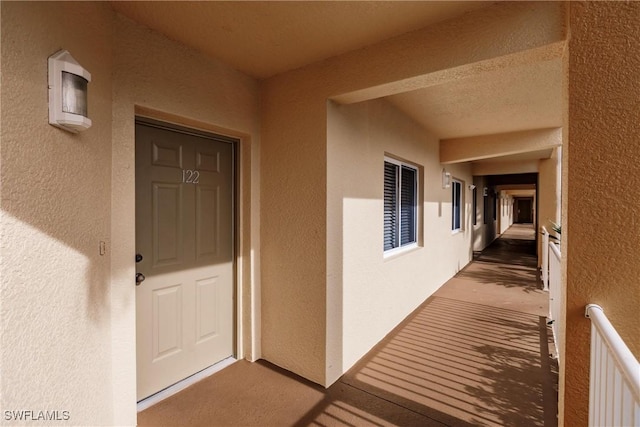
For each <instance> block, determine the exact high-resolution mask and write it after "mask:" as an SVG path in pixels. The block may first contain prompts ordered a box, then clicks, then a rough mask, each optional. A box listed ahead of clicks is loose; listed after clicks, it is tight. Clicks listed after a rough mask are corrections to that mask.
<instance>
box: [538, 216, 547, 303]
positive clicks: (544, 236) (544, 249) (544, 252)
mask: <svg viewBox="0 0 640 427" xmlns="http://www.w3.org/2000/svg"><path fill="white" fill-rule="evenodd" d="M540 268H541V270H542V271H541V278H542V285H543V289H542V290H543V291H548V290H549V232H548V231H547V228H546V227H545V226H544V225H543V226H542V265H541V266H540Z"/></svg>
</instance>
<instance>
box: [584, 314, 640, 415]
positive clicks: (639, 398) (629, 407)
mask: <svg viewBox="0 0 640 427" xmlns="http://www.w3.org/2000/svg"><path fill="white" fill-rule="evenodd" d="M585 316H586V317H587V318H589V319H591V369H590V375H589V426H594V427H595V426H598V427H599V426H640V363H638V360H637V359H636V358H635V357H634V355H633V354H632V353H631V350H629V347H627V345H626V344H625V343H624V341H623V340H622V338H620V335H618V332H616V330H615V328H614V327H613V325H611V322H609V319H607V316H605V314H604V311H603V310H602V307H600V306H599V305H596V304H589V305H587V308H586V310H585Z"/></svg>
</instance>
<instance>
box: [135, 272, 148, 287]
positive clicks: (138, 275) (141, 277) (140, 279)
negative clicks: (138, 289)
mask: <svg viewBox="0 0 640 427" xmlns="http://www.w3.org/2000/svg"><path fill="white" fill-rule="evenodd" d="M144 279H146V277H144V274H142V273H136V286H140V283H142V282H144Z"/></svg>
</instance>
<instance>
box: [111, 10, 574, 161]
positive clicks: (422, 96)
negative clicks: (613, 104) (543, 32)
mask: <svg viewBox="0 0 640 427" xmlns="http://www.w3.org/2000/svg"><path fill="white" fill-rule="evenodd" d="M493 3H494V2H480V1H472V2H461V1H459V2H456V1H453V2H440V1H433V2H431V1H415V2H411V1H409V2H405V1H355V2H351V1H310V2H297V1H285V2H280V1H262V2H245V1H230V2H217V1H204V2H190V1H187V2H138V1H134V2H121V1H114V2H111V5H112V7H113V9H114V10H116V11H117V12H119V13H121V14H123V15H125V16H127V17H129V18H131V19H133V20H134V21H137V22H139V23H141V24H143V25H146V26H148V27H150V28H152V29H154V30H156V31H159V32H161V33H163V34H165V35H166V36H168V37H169V38H171V39H174V40H176V41H179V42H181V43H184V44H186V45H188V46H191V47H193V48H195V49H197V50H199V51H201V52H203V53H204V54H206V55H209V56H211V57H214V58H216V59H219V60H222V61H223V62H225V63H227V64H230V65H231V66H233V67H234V68H236V69H238V70H240V71H242V72H244V73H246V74H248V75H250V76H253V77H255V78H258V79H263V78H268V77H270V76H273V75H275V74H278V73H281V72H284V71H287V70H290V69H295V68H298V67H301V66H304V65H307V64H310V63H313V62H317V61H320V60H323V59H326V58H329V57H332V56H335V55H339V54H342V53H345V52H348V51H351V50H355V49H358V48H362V47H364V46H367V45H371V44H374V43H377V42H380V41H382V40H384V39H388V38H390V37H394V36H398V35H401V34H404V33H407V32H409V31H413V30H416V29H419V28H423V27H426V26H428V25H431V24H433V23H436V22H439V21H443V20H446V19H450V18H454V17H456V16H458V15H460V14H463V13H468V12H471V11H473V10H474V9H477V8H480V7H485V6H488V5H490V4H493ZM561 83H562V63H561V61H560V60H551V61H546V62H538V63H533V64H528V65H525V66H519V67H512V68H506V69H501V70H496V71H490V72H484V73H482V74H477V75H474V76H471V77H467V78H464V79H459V80H455V81H451V82H448V83H445V84H441V85H437V86H433V87H428V88H424V89H421V90H417V91H413V92H408V93H403V94H398V95H394V96H391V97H389V98H388V99H389V101H390V102H391V103H393V104H394V105H396V106H397V107H398V108H399V109H401V110H403V111H404V112H405V113H406V114H407V115H409V116H410V117H412V118H413V119H414V120H416V121H417V122H419V123H421V124H422V125H423V126H424V127H425V128H427V129H429V130H430V131H431V132H433V133H434V134H435V135H436V136H437V137H438V138H440V139H448V138H461V137H468V136H476V135H487V134H498V133H506V132H514V131H521V130H528V129H540V128H551V127H560V126H562V90H561V89H562V84H561ZM525 156H526V158H527V159H529V158H532V157H534V158H544V157H548V153H546V152H545V153H542V152H540V153H530V154H528V155H525ZM536 156H540V157H536ZM520 157H522V155H521V156H520ZM502 160H522V159H521V158H518V159H516V158H504V159H502Z"/></svg>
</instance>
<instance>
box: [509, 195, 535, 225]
mask: <svg viewBox="0 0 640 427" xmlns="http://www.w3.org/2000/svg"><path fill="white" fill-rule="evenodd" d="M513 208H514V210H515V222H516V223H518V224H531V223H533V197H527V198H517V199H515V201H514V206H513Z"/></svg>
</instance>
